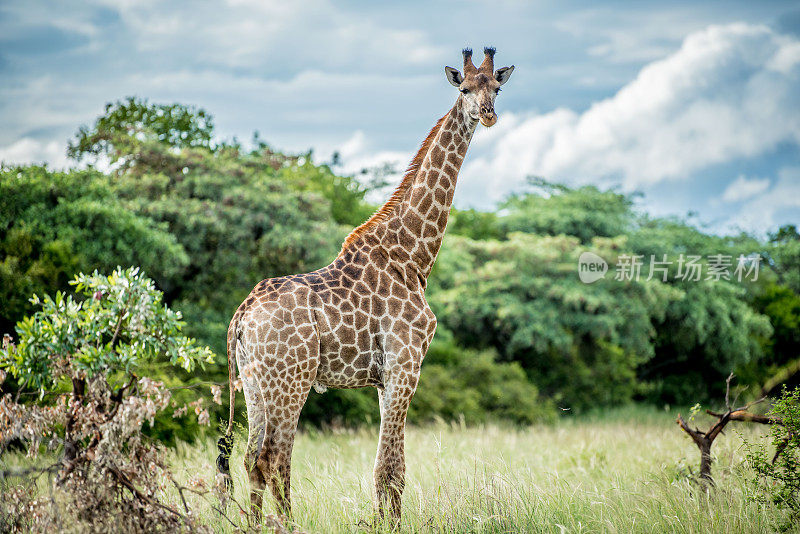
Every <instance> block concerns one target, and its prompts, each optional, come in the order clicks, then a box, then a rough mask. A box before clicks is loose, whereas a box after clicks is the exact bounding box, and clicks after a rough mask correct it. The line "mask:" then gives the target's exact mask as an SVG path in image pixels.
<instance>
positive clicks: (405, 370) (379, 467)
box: [374, 349, 419, 521]
mask: <svg viewBox="0 0 800 534" xmlns="http://www.w3.org/2000/svg"><path fill="white" fill-rule="evenodd" d="M418 361H419V360H417V362H418ZM391 371H392V372H390V373H387V379H386V381H385V383H384V387H383V389H382V390H379V393H378V394H379V401H380V406H381V429H380V437H379V439H378V454H377V456H376V458H375V470H374V477H375V494H376V497H377V501H378V503H377V504H378V510H379V513H380V515H381V517H383V515H384V510H386V509H388V510H389V512H390V513H391V516H392V518H393V519H394V520H396V521H399V520H400V503H401V499H402V495H403V488H404V487H405V472H406V465H405V451H404V446H405V426H406V414H407V413H408V407H409V405H410V403H411V398H412V397H413V396H414V391H415V390H416V388H417V381H418V379H419V365H418V364H415V363H414V358H412V357H411V354H410V351H409V350H408V349H403V351H402V352H401V354H400V355H399V357H398V362H397V363H396V364H395V365H394V366H393V368H392V370H391Z"/></svg>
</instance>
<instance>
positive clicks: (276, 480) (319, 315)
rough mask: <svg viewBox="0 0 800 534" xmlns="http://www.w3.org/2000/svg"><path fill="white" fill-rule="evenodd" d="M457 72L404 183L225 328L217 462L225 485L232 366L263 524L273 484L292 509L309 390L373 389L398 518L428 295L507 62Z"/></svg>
mask: <svg viewBox="0 0 800 534" xmlns="http://www.w3.org/2000/svg"><path fill="white" fill-rule="evenodd" d="M462 54H463V59H464V67H463V71H464V72H463V75H462V73H461V72H459V71H458V70H457V69H454V68H452V67H445V74H446V76H447V80H448V81H449V82H450V83H451V84H452V85H453V86H455V87H457V88H458V90H459V95H458V98H457V100H456V102H455V105H453V107H452V109H450V111H449V112H448V113H447V114H446V115H445V116H443V117H442V118H441V119H439V121H438V122H437V123H436V125H435V126H434V127H433V129H431V131H430V133H429V134H428V136H427V137H426V138H425V140H424V141H423V142H422V145H421V147H420V149H419V151H418V152H417V154H416V155H415V156H414V159H413V160H412V161H411V164H410V165H409V167H408V170H407V171H406V173H405V175H404V176H403V179H402V181H401V183H400V185H399V186H398V187H397V189H396V190H395V191H394V193H393V194H392V195H391V197H390V198H389V200H388V201H387V202H386V203H385V204H383V206H382V207H381V208H380V209H378V210H377V211H376V212H375V213H374V214H373V215H372V216H371V217H370V218H369V219H368V220H367V221H366V222H365V223H363V224H362V225H361V226H359V227H357V228H356V229H355V230H353V232H352V233H350V235H349V236H348V237H347V238H346V239H345V241H344V243H343V245H342V249H341V252H340V253H339V254H338V256H337V257H336V258H335V259H334V261H333V262H332V263H331V264H330V265H328V266H326V267H323V268H321V269H319V270H317V271H313V272H310V273H305V274H296V275H290V276H281V277H278V278H270V279H266V280H262V281H261V282H259V283H258V284H257V285H256V286H255V287H254V288H253V290H252V292H251V293H250V295H249V296H248V297H247V298H246V299H245V300H244V302H242V304H241V305H240V306H239V308H238V309H237V310H236V312H235V314H234V316H233V318H232V320H231V322H230V326H229V328H228V338H227V352H228V373H229V388H230V417H229V420H228V427H227V430H226V433H225V436H224V437H222V438H220V440H219V443H218V447H219V450H220V455H219V457H218V458H217V467H218V470H219V471H220V473H222V475H223V476H225V477H226V478H225V480H226V481H227V483H228V485H230V483H231V482H230V474H229V463H228V462H229V457H230V453H231V447H232V442H233V419H234V396H235V389H234V385H233V380H234V377H235V374H236V367H237V366H238V369H239V376H240V378H241V382H242V389H243V390H244V396H245V401H246V404H247V420H248V430H249V437H248V443H247V447H246V452H245V468H246V470H247V473H248V476H249V479H250V484H251V490H250V497H251V506H252V510H253V512H254V514H255V515H256V517H260V509H261V505H262V495H263V492H264V491H265V488H266V487H267V485H269V487H270V490H271V492H272V495H273V497H274V499H275V501H276V503H277V505H278V508H279V510H280V511H281V513H282V514H285V515H289V514H290V513H291V495H290V470H291V455H292V447H293V444H294V439H295V434H296V432H297V423H298V418H299V416H300V411H301V409H302V408H303V405H304V404H305V402H306V398H307V397H308V394H309V390H310V389H311V388H312V387H314V389H315V390H317V391H318V392H324V391H325V389H326V388H328V387H334V388H361V387H375V388H377V390H378V403H379V408H380V415H381V422H380V434H379V439H378V448H377V454H376V458H375V467H374V471H373V477H374V483H375V496H376V500H377V507H378V510H379V512H380V514H381V516H383V513H384V510H385V509H387V508H388V510H389V511H390V513H391V516H392V518H393V519H394V520H396V521H399V519H400V503H401V497H402V493H403V488H404V485H405V456H404V432H405V421H406V413H407V411H408V407H409V404H410V402H411V398H412V396H413V395H414V392H415V390H416V387H417V381H418V379H419V376H420V367H421V365H422V360H423V358H424V357H425V353H426V352H427V350H428V346H429V345H430V342H431V339H432V338H433V334H434V331H435V330H436V317H435V315H434V314H433V312H432V311H431V308H430V307H429V306H428V303H427V301H426V300H425V288H426V284H427V278H428V275H429V274H430V272H431V268H432V267H433V264H434V261H435V260H436V256H437V254H438V252H439V248H440V246H441V244H442V239H443V237H444V233H445V227H446V225H447V218H448V215H449V213H450V206H451V204H452V200H453V194H454V192H455V186H456V178H457V176H458V171H459V169H460V167H461V164H462V162H463V161H464V156H465V155H466V153H467V147H468V146H469V143H470V140H471V139H472V135H473V133H474V132H475V129H476V127H477V124H478V122H481V123H482V124H483V125H484V126H487V127H490V126H492V125H494V124H495V122H496V121H497V114H496V113H495V111H494V101H495V97H496V96H497V93H499V91H500V86H501V85H503V84H504V83H506V81H508V79H509V77H510V76H511V73H512V72H513V70H514V67H513V66H511V67H504V68H501V69H498V70H496V71H495V70H494V55H495V49H494V48H484V60H483V62H482V63H481V65H480V66H479V67H475V65H474V63H473V62H472V50H470V49H468V48H467V49H464V50H463V52H462Z"/></svg>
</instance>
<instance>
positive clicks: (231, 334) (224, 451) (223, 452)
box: [217, 316, 239, 493]
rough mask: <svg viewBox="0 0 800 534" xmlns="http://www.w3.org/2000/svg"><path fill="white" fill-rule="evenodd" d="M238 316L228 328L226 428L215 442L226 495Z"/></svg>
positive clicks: (229, 481) (229, 480)
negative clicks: (228, 405) (228, 394)
mask: <svg viewBox="0 0 800 534" xmlns="http://www.w3.org/2000/svg"><path fill="white" fill-rule="evenodd" d="M238 326H239V321H238V316H236V317H234V318H233V320H232V321H231V324H230V326H229V327H228V346H227V349H228V350H227V352H228V390H229V393H230V407H229V412H228V428H227V429H226V430H225V435H224V436H222V437H221V438H219V440H218V441H217V449H218V450H219V456H217V473H218V474H219V475H220V476H222V478H223V479H224V486H225V490H226V491H227V492H228V493H232V491H233V479H232V478H231V469H230V459H231V451H232V450H233V417H234V405H235V403H236V388H235V387H234V384H233V381H234V380H235V377H236V342H237V339H238V332H237V330H238Z"/></svg>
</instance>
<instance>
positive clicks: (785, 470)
mask: <svg viewBox="0 0 800 534" xmlns="http://www.w3.org/2000/svg"><path fill="white" fill-rule="evenodd" d="M769 415H771V416H773V417H776V418H778V419H780V420H781V421H782V424H773V425H772V426H771V428H770V444H771V449H772V450H768V449H767V447H765V446H763V445H754V444H749V446H748V455H747V460H748V462H749V464H750V465H751V466H752V467H753V469H754V470H755V472H756V474H757V478H756V479H755V481H754V482H755V484H756V487H757V488H758V490H759V493H758V496H759V499H761V500H762V501H765V502H772V503H774V504H776V505H777V506H778V507H779V508H782V509H784V510H786V512H787V517H786V522H785V524H784V527H785V528H786V529H787V530H788V529H791V528H792V527H793V526H794V527H796V526H797V524H798V522H800V388H796V389H794V390H791V391H790V390H787V389H785V388H784V390H783V393H782V395H781V396H780V398H778V400H776V401H775V404H774V405H773V407H772V410H771V411H770V412H769Z"/></svg>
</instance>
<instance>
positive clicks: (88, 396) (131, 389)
mask: <svg viewBox="0 0 800 534" xmlns="http://www.w3.org/2000/svg"><path fill="white" fill-rule="evenodd" d="M71 284H72V285H74V286H75V289H76V291H77V292H78V293H79V294H80V295H82V296H83V297H84V298H83V299H75V298H73V297H72V296H71V295H64V294H63V293H61V292H58V293H56V295H55V297H50V296H44V297H43V298H41V299H40V298H39V297H37V296H34V297H33V299H32V301H33V302H34V303H35V304H36V305H38V306H41V309H40V310H39V311H38V312H36V313H35V314H34V315H33V316H31V317H27V318H25V319H23V320H22V321H20V322H19V323H18V325H17V336H18V342H17V344H16V345H14V344H12V343H10V342H9V338H8V337H6V338H5V342H4V346H3V348H2V350H1V351H0V378H3V379H4V378H6V375H7V374H10V375H11V376H12V377H13V378H14V379H15V380H16V381H17V383H18V385H19V387H20V390H19V392H18V393H19V394H18V395H16V396H12V394H11V393H6V394H4V395H3V396H2V397H0V453H2V451H3V450H4V449H6V447H7V446H8V445H9V444H10V443H11V442H12V441H16V442H17V443H22V444H24V445H25V447H26V448H27V449H28V453H29V455H30V456H32V457H34V458H36V457H37V456H38V455H39V454H40V453H41V452H43V444H44V443H47V445H48V446H47V449H49V450H53V451H56V452H55V453H48V454H46V455H45V458H46V459H51V458H52V457H53V456H55V458H56V461H55V462H54V463H52V464H50V465H45V466H44V467H34V468H31V469H29V470H27V472H24V473H18V476H20V477H21V483H19V484H16V485H15V484H14V483H13V482H12V481H13V475H14V473H13V472H4V473H3V475H4V476H3V481H4V482H3V485H4V486H5V485H8V487H3V488H2V489H3V491H2V498H0V509H1V510H2V513H0V517H2V518H3V519H2V523H0V530H6V529H17V530H35V531H47V530H50V529H53V528H60V526H63V525H64V523H66V524H67V525H69V526H70V528H73V529H76V530H91V531H105V532H125V531H138V532H141V531H146V532H150V531H159V530H176V529H179V528H181V527H182V526H185V527H188V528H189V529H191V530H196V529H197V528H199V526H198V525H195V524H194V523H193V521H192V520H191V518H190V517H188V516H187V515H184V514H182V513H180V512H178V511H176V510H174V509H172V508H170V507H169V506H167V505H164V504H162V503H160V502H159V501H158V494H159V492H161V491H163V490H164V489H165V487H166V484H167V482H168V481H169V480H170V479H171V474H170V470H169V466H168V464H167V462H166V460H165V456H164V449H163V447H162V446H160V445H159V444H158V443H157V442H153V441H152V440H150V439H148V438H147V437H146V436H145V435H144V434H143V433H142V428H143V425H144V424H145V422H148V421H149V423H150V425H151V426H152V425H153V422H154V420H155V418H156V417H157V416H158V415H159V414H161V413H162V412H165V411H167V410H169V409H170V408H172V409H175V408H178V410H177V411H178V412H179V413H180V412H181V411H186V410H188V408H190V407H189V406H183V407H177V406H176V405H175V403H174V402H173V400H172V397H171V392H170V391H169V390H168V389H166V388H165V387H164V384H163V383H161V382H159V381H156V380H153V379H151V378H148V377H146V376H140V375H139V373H140V371H142V370H144V369H146V368H147V365H148V364H152V363H153V362H155V361H157V360H159V359H164V360H166V361H168V362H169V363H170V364H171V365H172V366H175V367H178V368H181V369H184V370H186V371H191V370H193V369H194V368H195V367H196V366H197V365H202V364H204V363H206V362H210V361H211V358H212V353H211V351H210V350H209V349H208V348H207V347H201V346H198V345H196V344H195V342H194V340H192V339H189V338H187V337H185V336H183V335H182V334H181V329H182V326H183V323H182V321H181V315H180V313H179V312H175V311H172V310H170V309H169V308H168V307H166V306H165V305H164V303H163V300H162V299H163V297H162V294H161V292H160V291H157V290H156V289H155V286H154V284H153V282H152V281H151V280H149V279H148V278H146V277H145V276H144V275H143V274H141V273H140V272H139V270H138V269H137V268H131V269H127V270H124V271H123V270H122V269H120V268H118V269H117V270H115V271H114V272H113V273H112V274H111V275H109V276H103V275H100V274H98V273H97V272H95V273H94V274H92V275H84V274H80V275H78V276H76V277H75V279H74V280H72V282H71ZM29 393H32V394H33V395H34V396H33V397H32V398H30V397H29V396H28V395H26V394H29ZM20 397H22V398H23V399H25V400H29V402H19V399H20ZM191 408H194V409H195V410H196V413H198V415H199V418H200V419H201V420H203V419H204V420H205V422H206V423H208V419H209V416H208V412H207V411H206V410H205V409H204V408H203V407H202V405H201V401H198V402H196V403H193V405H192V406H191ZM45 463H46V462H45ZM44 473H47V474H49V475H51V476H54V477H55V480H54V484H53V490H52V492H51V494H54V495H56V496H55V497H52V498H50V499H46V498H44V499H43V498H36V495H35V491H33V488H34V487H35V481H36V479H37V478H38V476H36V475H41V474H44ZM9 474H10V475H12V478H9V476H8V475H9ZM26 483H27V485H26Z"/></svg>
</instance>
